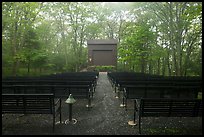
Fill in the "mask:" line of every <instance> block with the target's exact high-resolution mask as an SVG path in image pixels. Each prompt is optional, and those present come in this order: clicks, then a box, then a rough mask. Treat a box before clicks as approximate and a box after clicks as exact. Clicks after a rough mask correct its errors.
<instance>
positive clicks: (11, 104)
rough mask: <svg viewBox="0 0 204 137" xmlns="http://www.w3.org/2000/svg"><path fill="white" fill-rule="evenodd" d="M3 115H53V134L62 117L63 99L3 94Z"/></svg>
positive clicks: (42, 95) (43, 95) (37, 95)
mask: <svg viewBox="0 0 204 137" xmlns="http://www.w3.org/2000/svg"><path fill="white" fill-rule="evenodd" d="M1 104H2V114H5V113H13V114H52V116H53V132H54V130H55V119H56V117H57V115H58V114H59V115H60V123H61V99H54V94H51V93H50V94H2V102H1Z"/></svg>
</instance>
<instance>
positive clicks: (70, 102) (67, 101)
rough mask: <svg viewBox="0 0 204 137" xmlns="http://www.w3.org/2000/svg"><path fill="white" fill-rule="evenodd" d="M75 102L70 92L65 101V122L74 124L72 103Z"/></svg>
mask: <svg viewBox="0 0 204 137" xmlns="http://www.w3.org/2000/svg"><path fill="white" fill-rule="evenodd" d="M75 102H76V100H75V99H74V98H73V96H72V94H70V95H69V98H68V99H67V100H66V101H65V103H67V104H69V119H67V120H65V124H76V122H77V120H76V119H73V118H72V105H73V104H74V103H75Z"/></svg>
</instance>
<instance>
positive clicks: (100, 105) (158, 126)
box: [2, 73, 202, 135]
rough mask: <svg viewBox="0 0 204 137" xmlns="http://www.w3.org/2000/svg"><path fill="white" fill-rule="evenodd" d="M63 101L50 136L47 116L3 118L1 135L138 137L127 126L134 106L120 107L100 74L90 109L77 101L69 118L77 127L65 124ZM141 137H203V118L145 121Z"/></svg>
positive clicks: (30, 115) (66, 113)
mask: <svg viewBox="0 0 204 137" xmlns="http://www.w3.org/2000/svg"><path fill="white" fill-rule="evenodd" d="M64 101H65V99H64V100H63V101H62V102H63V103H62V121H63V123H61V124H59V123H58V121H59V117H58V118H57V119H56V126H55V132H54V133H53V132H52V115H49V114H29V115H28V114H27V115H23V114H2V135H139V130H138V125H136V126H130V125H128V124H127V122H128V121H129V120H133V109H132V108H133V102H132V101H128V110H127V111H125V109H124V108H121V107H120V104H121V102H122V99H121V98H115V93H114V92H113V89H112V87H111V84H110V83H109V81H108V79H107V75H106V74H104V73H100V76H99V79H98V85H97V88H96V92H95V93H94V98H93V100H92V105H93V106H92V108H91V109H90V110H88V109H87V108H86V107H85V106H86V104H87V103H88V102H87V100H86V99H76V103H75V104H73V108H72V109H73V112H72V117H73V118H75V119H77V123H76V124H65V123H64V122H65V120H67V119H68V117H69V113H68V112H69V106H68V105H67V104H66V103H65V102H64ZM141 126H142V134H143V135H202V117H192V118H191V117H181V118H180V117H175V118H172V117H144V118H142V124H141Z"/></svg>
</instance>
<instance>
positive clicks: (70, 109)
mask: <svg viewBox="0 0 204 137" xmlns="http://www.w3.org/2000/svg"><path fill="white" fill-rule="evenodd" d="M71 121H72V104H69V122H71Z"/></svg>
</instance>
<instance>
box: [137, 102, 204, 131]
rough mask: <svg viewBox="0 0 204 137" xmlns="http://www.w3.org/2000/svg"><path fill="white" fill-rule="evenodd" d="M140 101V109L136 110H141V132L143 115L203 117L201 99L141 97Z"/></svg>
mask: <svg viewBox="0 0 204 137" xmlns="http://www.w3.org/2000/svg"><path fill="white" fill-rule="evenodd" d="M139 102H140V103H139V104H137V105H138V108H139V109H138V108H135V109H134V112H135V113H136V111H137V110H139V112H138V115H139V133H140V134H141V121H142V117H202V111H203V104H202V100H201V99H175V98H168V99H164V98H141V99H140V100H139ZM134 103H137V101H136V100H135V101H134Z"/></svg>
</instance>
